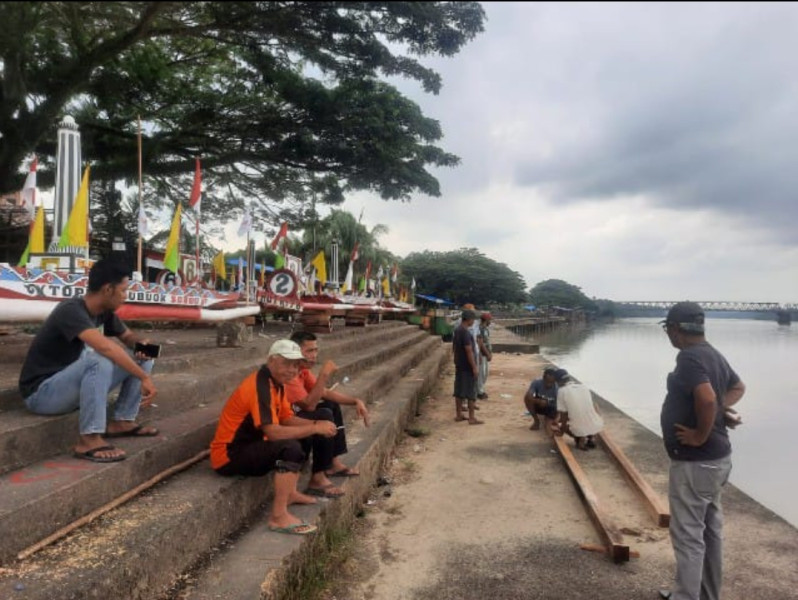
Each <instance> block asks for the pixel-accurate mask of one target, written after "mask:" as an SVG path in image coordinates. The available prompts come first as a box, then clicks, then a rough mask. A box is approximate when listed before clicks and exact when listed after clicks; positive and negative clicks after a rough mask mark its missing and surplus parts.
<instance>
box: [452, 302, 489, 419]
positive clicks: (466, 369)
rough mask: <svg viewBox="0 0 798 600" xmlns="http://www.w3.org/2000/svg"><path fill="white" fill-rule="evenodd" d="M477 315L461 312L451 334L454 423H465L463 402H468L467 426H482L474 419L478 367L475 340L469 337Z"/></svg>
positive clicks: (471, 311)
mask: <svg viewBox="0 0 798 600" xmlns="http://www.w3.org/2000/svg"><path fill="white" fill-rule="evenodd" d="M476 318H477V314H476V313H475V312H474V311H473V310H471V309H466V310H464V311H463V313H462V315H461V318H460V325H458V326H457V327H456V328H455V330H454V333H453V334H452V350H453V351H454V404H455V411H456V412H455V419H454V420H455V421H465V420H466V417H464V416H463V402H468V423H469V425H482V424H483V422H484V421H480V420H478V419H477V418H476V417H474V410H475V406H476V401H477V377H478V376H479V367H478V366H477V359H476V349H475V348H476V340H475V339H474V336H473V335H471V331H470V329H471V327H472V326H473V325H474V321H475V320H476Z"/></svg>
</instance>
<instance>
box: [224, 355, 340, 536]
mask: <svg viewBox="0 0 798 600" xmlns="http://www.w3.org/2000/svg"><path fill="white" fill-rule="evenodd" d="M301 360H302V352H301V351H300V349H299V346H298V345H297V344H295V343H294V342H292V341H291V340H277V341H276V342H274V344H272V346H271V348H270V349H269V355H268V359H267V361H266V364H265V365H263V366H262V367H261V368H260V369H258V370H257V371H255V372H254V373H252V374H250V375H249V376H247V378H246V379H244V381H242V382H241V384H240V385H239V386H238V388H236V390H235V391H234V392H233V393H232V395H231V396H230V397H229V398H228V400H227V402H226V403H225V406H224V408H223V409H222V414H221V416H220V418H219V424H218V425H217V427H216V434H215V435H214V438H213V441H212V442H211V466H212V467H213V468H214V469H215V470H216V472H217V473H219V474H220V475H247V476H259V475H265V474H266V473H268V472H269V471H275V473H274V501H273V503H272V508H271V513H270V514H269V521H268V525H269V529H270V530H271V531H277V532H280V533H291V534H295V535H307V534H309V533H313V532H314V531H316V526H315V525H311V524H309V523H306V522H304V521H303V520H302V519H300V518H298V517H296V516H294V515H292V514H291V513H290V512H288V505H289V504H314V503H315V502H316V500H315V499H314V498H312V497H311V496H308V495H306V494H302V493H300V492H299V491H297V487H296V486H297V481H298V480H299V470H300V468H301V466H302V463H303V462H304V461H305V458H306V456H305V452H304V451H303V450H302V445H301V444H300V442H299V440H301V439H304V438H307V437H311V436H314V435H318V436H323V437H325V438H332V437H334V436H335V434H336V428H335V424H334V423H333V422H332V421H328V420H316V421H312V420H308V419H302V418H300V417H297V416H295V415H294V412H293V410H291V405H290V404H289V403H288V401H287V400H286V397H285V391H284V389H283V386H284V385H285V384H286V383H288V382H289V381H291V380H292V379H293V378H294V377H296V376H297V373H298V372H299V363H300V361H301ZM334 370H335V365H334V364H333V363H332V362H329V361H328V362H327V363H325V365H324V366H323V367H322V369H321V372H320V373H319V377H318V381H317V385H321V386H324V385H325V384H326V382H327V379H328V378H329V376H330V374H331V373H332V372H333V371H334Z"/></svg>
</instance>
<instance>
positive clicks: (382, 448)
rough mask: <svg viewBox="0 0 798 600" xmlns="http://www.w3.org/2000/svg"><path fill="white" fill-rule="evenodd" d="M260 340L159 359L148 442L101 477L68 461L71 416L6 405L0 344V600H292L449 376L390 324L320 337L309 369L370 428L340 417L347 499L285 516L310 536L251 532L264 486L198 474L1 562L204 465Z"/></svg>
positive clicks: (13, 364)
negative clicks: (442, 376)
mask: <svg viewBox="0 0 798 600" xmlns="http://www.w3.org/2000/svg"><path fill="white" fill-rule="evenodd" d="M275 327H278V325H276V324H275ZM284 329H285V328H284ZM208 331H211V332H212V330H206V332H208ZM265 331H266V333H267V334H268V335H266V336H265V337H261V336H255V337H254V339H253V341H252V342H251V343H248V344H246V345H245V346H244V347H242V348H223V349H222V348H216V345H215V335H213V334H211V333H206V335H204V336H199V337H197V336H195V339H194V340H193V341H187V342H185V343H181V344H179V345H178V346H175V347H174V348H167V350H168V351H167V353H166V354H167V355H168V357H165V358H162V359H159V361H158V363H157V365H156V371H155V382H156V385H157V386H158V389H159V396H158V398H157V399H156V404H157V408H150V409H148V410H147V411H146V412H145V413H143V414H142V420H144V421H146V422H147V423H148V424H152V425H155V426H157V427H158V428H159V429H160V435H159V436H157V437H154V438H141V439H133V438H123V439H121V440H118V445H120V446H121V447H123V448H124V449H125V451H126V452H127V453H128V458H127V460H125V461H122V462H119V463H111V464H99V463H91V462H88V461H83V460H78V459H75V458H73V457H72V456H71V450H70V449H71V446H72V445H73V444H74V442H75V439H76V435H77V414H76V413H73V414H69V415H62V416H57V417H42V416H37V415H31V414H29V413H28V412H27V411H25V409H24V406H23V404H22V401H21V399H20V398H19V396H18V394H16V392H15V390H14V388H15V385H16V376H17V375H18V372H19V365H20V364H21V361H22V358H23V357H24V352H25V349H26V348H25V345H24V344H22V343H19V346H18V347H13V345H14V344H13V343H8V344H3V343H1V342H0V448H2V456H0V565H2V567H3V568H2V569H0V597H2V598H7V597H8V598H12V597H13V598H25V599H42V600H44V599H48V600H50V599H54V598H58V599H63V600H67V599H76V600H77V599H81V600H82V599H84V598H104V599H128V598H130V599H137V600H138V599H142V600H143V599H161V598H166V597H173V598H177V597H180V598H197V599H199V598H231V599H232V598H235V599H242V600H243V599H247V598H253V599H255V598H278V597H280V598H282V597H291V594H292V590H295V589H297V586H298V579H300V578H301V575H300V574H301V573H302V572H303V570H304V569H305V568H307V564H308V561H314V560H317V558H318V556H319V555H320V553H323V552H324V548H325V546H326V545H327V543H328V541H329V537H330V535H331V533H330V532H335V531H338V530H340V528H345V527H348V525H349V523H350V522H351V520H352V519H353V518H354V514H355V512H356V510H357V507H358V505H359V504H360V503H361V502H362V501H363V499H364V498H365V496H366V495H367V494H368V491H369V488H370V486H371V484H372V483H373V482H374V480H375V478H376V477H377V475H378V474H379V471H380V466H381V464H382V462H383V461H384V460H385V457H386V456H387V455H388V454H389V453H390V451H391V449H392V447H393V445H394V443H395V440H396V437H397V435H400V434H401V432H402V430H403V429H404V426H405V424H406V422H407V420H408V419H410V418H412V416H413V414H414V413H415V410H416V404H417V400H418V399H419V398H420V397H421V396H423V395H424V394H425V393H426V392H427V391H428V390H429V389H430V388H431V387H432V385H433V384H434V381H435V379H436V378H437V376H438V373H439V371H440V368H441V366H442V364H444V363H445V361H447V360H450V359H449V345H447V344H443V343H442V342H441V340H440V338H438V337H434V336H430V335H429V334H427V333H425V332H423V331H421V330H420V329H418V328H417V327H414V326H410V325H406V324H404V323H402V322H396V321H394V322H384V323H382V324H379V325H375V326H370V327H367V328H357V329H355V328H347V329H339V330H336V331H334V332H333V333H331V334H328V335H320V336H319V339H320V345H321V349H322V351H321V356H320V362H321V361H323V360H326V359H332V360H334V361H335V362H336V364H337V365H338V367H339V370H338V371H337V373H336V375H335V377H334V381H337V382H338V383H339V386H340V387H339V388H338V389H340V390H341V391H344V392H345V393H348V394H351V395H356V396H359V397H361V398H363V399H364V401H366V402H367V403H368V404H369V410H370V411H371V413H372V416H373V418H372V425H371V427H370V428H368V429H366V428H365V427H364V426H363V424H362V422H360V421H353V420H352V419H354V418H355V416H354V414H353V412H354V411H351V410H350V409H348V408H345V409H344V410H345V415H346V418H347V432H348V435H347V438H348V444H349V448H350V451H349V454H348V455H347V456H346V457H344V458H345V461H346V462H347V463H348V464H357V465H358V466H359V468H360V470H361V473H362V475H361V477H357V478H349V479H347V480H346V481H344V482H343V484H342V485H343V486H344V488H345V489H346V491H347V494H346V496H344V497H342V498H340V499H337V500H335V501H326V500H322V501H321V502H320V503H319V504H317V505H313V506H307V507H306V506H302V507H292V511H293V512H295V513H296V514H298V515H299V516H302V517H303V518H306V519H310V520H314V521H315V522H316V523H317V524H319V526H320V531H319V532H318V533H317V534H315V535H314V536H308V537H299V536H287V535H284V534H277V533H272V532H269V531H268V530H267V529H266V525H265V523H266V519H265V515H266V512H267V503H268V501H269V498H270V494H271V492H272V487H271V477H269V476H267V477H261V478H239V479H237V478H225V477H220V476H218V475H216V474H215V473H214V472H213V471H212V470H211V469H210V466H209V464H208V461H207V459H205V460H201V461H199V462H197V463H196V464H194V465H193V466H190V467H189V468H187V469H186V470H184V471H182V472H180V473H178V474H175V475H174V476H172V477H170V478H169V479H167V480H165V481H163V482H161V483H159V484H158V485H156V486H155V487H153V488H151V489H149V490H148V491H146V492H144V493H142V494H141V495H138V496H136V497H135V498H133V499H132V500H130V501H129V502H127V503H125V504H123V505H121V506H120V507H118V508H115V509H114V510H112V511H111V512H108V513H106V514H104V515H103V516H100V517H98V518H97V519H95V520H94V521H92V522H91V523H90V524H89V525H86V526H84V527H82V528H80V529H78V530H76V531H75V532H73V533H71V534H70V535H69V536H68V537H66V538H64V539H63V540H60V541H58V542H56V543H54V544H53V545H51V546H48V547H47V548H45V549H43V550H41V551H39V552H37V553H36V554H34V555H33V556H31V557H29V558H26V559H24V560H21V561H20V560H17V559H16V556H17V554H18V553H19V552H21V551H23V550H24V549H26V548H28V547H30V546H31V545H33V544H35V543H36V542H38V541H39V540H41V539H43V538H45V537H47V536H49V535H51V534H52V533H53V532H55V531H57V530H59V529H60V528H62V527H64V526H66V525H68V524H69V523H71V522H73V521H75V520H76V519H79V518H81V517H83V516H85V515H88V514H89V513H91V512H92V511H94V510H95V509H98V508H99V507H102V506H103V505H105V504H107V503H109V502H111V501H113V500H115V499H116V498H118V497H119V496H121V495H123V494H125V493H126V492H128V491H129V490H132V489H133V488H135V487H136V486H139V485H141V484H142V483H144V482H147V481H148V480H149V479H151V478H152V477H154V476H155V475H157V474H159V473H161V472H162V471H164V470H166V469H169V468H170V467H173V466H174V465H178V464H180V463H181V462H184V461H187V460H189V459H191V458H192V457H195V456H197V454H198V453H200V452H202V451H204V450H206V449H207V448H208V444H209V442H210V439H211V437H212V436H213V432H214V429H215V426H216V422H217V418H218V415H219V412H220V410H221V407H222V406H223V404H224V402H225V400H226V399H227V397H228V395H229V394H230V392H231V391H232V390H233V389H234V388H235V387H236V386H237V385H238V383H239V382H240V381H241V380H242V379H243V378H244V376H246V375H247V374H248V373H250V372H252V371H253V370H254V369H256V368H257V367H258V366H259V365H260V364H261V363H262V362H263V360H264V357H265V355H266V351H267V349H268V347H269V346H270V345H271V343H272V342H273V341H274V339H276V338H278V337H285V336H286V335H287V330H286V331H270V328H267V329H266V330H265ZM168 335H169V334H168V332H167V333H166V336H165V337H168ZM261 335H263V334H261ZM306 477H307V474H305V475H304V476H303V480H304V479H305V478H306ZM339 481H340V480H338V481H337V483H338V482H339ZM301 483H303V482H301ZM295 509H296V510H295ZM231 538H235V540H236V541H235V543H233V544H231V543H230V540H231ZM220 547H224V548H226V549H225V550H224V551H220V550H219V548H220ZM211 557H214V560H210V559H211ZM188 573H191V574H192V575H191V577H190V578H189V576H188ZM189 580H190V581H191V582H192V583H191V585H188V584H187V581H189ZM170 590H171V591H170Z"/></svg>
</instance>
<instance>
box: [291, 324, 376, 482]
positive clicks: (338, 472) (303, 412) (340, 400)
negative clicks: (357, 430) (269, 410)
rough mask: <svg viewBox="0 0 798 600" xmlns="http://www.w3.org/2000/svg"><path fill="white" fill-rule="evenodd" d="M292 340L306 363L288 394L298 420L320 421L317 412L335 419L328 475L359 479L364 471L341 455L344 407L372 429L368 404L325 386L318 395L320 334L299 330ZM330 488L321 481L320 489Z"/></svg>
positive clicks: (343, 442) (344, 447) (300, 369)
mask: <svg viewBox="0 0 798 600" xmlns="http://www.w3.org/2000/svg"><path fill="white" fill-rule="evenodd" d="M291 341H292V342H295V343H296V344H298V345H299V349H300V351H301V352H302V356H303V357H304V360H303V361H302V362H301V363H300V368H299V375H298V376H297V377H295V378H294V379H293V380H291V381H290V382H289V383H288V384H287V385H286V386H285V391H286V395H287V397H288V401H289V402H290V403H291V405H292V406H293V408H294V411H295V412H296V414H297V416H298V417H302V418H304V419H316V418H319V417H318V413H317V411H319V410H324V411H329V412H330V413H331V414H332V420H333V422H334V423H335V426H336V427H337V433H336V435H335V438H333V448H332V452H331V453H332V464H331V465H330V467H329V468H328V469H327V470H326V471H325V473H326V475H328V476H339V477H357V476H358V475H360V471H358V470H357V469H355V468H352V467H348V466H346V465H345V464H344V463H343V462H342V461H341V458H340V456H341V455H343V454H346V453H347V447H346V426H345V425H344V416H343V413H342V411H341V405H348V406H354V407H355V411H356V412H357V415H358V416H359V417H360V418H362V419H363V423H364V425H365V426H366V427H368V426H369V411H368V409H367V408H366V403H365V402H363V400H361V399H360V398H356V397H354V396H349V395H347V394H343V393H341V392H337V391H335V390H332V389H330V388H327V387H323V388H321V389H320V390H319V392H318V393H314V387H315V386H316V377H314V376H313V373H311V371H310V369H312V368H313V366H314V365H315V364H316V361H317V359H318V356H319V341H318V338H317V337H316V334H314V333H312V332H310V331H295V332H294V333H293V334H291ZM323 485H326V482H324V481H321V482H320V483H319V484H318V485H317V487H322V486H323Z"/></svg>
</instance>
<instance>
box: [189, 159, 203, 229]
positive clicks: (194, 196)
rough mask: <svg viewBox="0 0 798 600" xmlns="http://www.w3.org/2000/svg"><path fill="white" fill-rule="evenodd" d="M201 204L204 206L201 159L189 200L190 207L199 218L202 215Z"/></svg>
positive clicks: (198, 161) (198, 160)
mask: <svg viewBox="0 0 798 600" xmlns="http://www.w3.org/2000/svg"><path fill="white" fill-rule="evenodd" d="M200 204H202V171H201V170H200V159H199V158H197V166H196V169H195V170H194V185H193V186H191V197H190V198H189V200H188V205H189V206H190V207H191V208H193V209H194V212H196V213H197V218H199V215H200Z"/></svg>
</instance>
